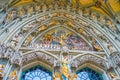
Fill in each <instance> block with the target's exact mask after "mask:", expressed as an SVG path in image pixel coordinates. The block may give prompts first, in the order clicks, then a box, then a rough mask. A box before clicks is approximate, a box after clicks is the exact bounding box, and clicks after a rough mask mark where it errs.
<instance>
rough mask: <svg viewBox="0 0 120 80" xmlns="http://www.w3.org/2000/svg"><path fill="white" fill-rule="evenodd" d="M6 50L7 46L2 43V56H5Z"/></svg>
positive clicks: (0, 52)
mask: <svg viewBox="0 0 120 80" xmlns="http://www.w3.org/2000/svg"><path fill="white" fill-rule="evenodd" d="M5 52H6V46H5V45H4V44H0V58H1V57H4V55H5Z"/></svg>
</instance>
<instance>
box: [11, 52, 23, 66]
mask: <svg viewBox="0 0 120 80" xmlns="http://www.w3.org/2000/svg"><path fill="white" fill-rule="evenodd" d="M21 59H22V52H16V54H15V56H14V59H13V63H16V64H18V65H20V64H21Z"/></svg>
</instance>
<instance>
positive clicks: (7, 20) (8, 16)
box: [6, 10, 14, 23]
mask: <svg viewBox="0 0 120 80" xmlns="http://www.w3.org/2000/svg"><path fill="white" fill-rule="evenodd" d="M13 19H14V11H13V10H12V11H10V12H9V13H8V15H7V18H6V22H7V23H9V22H10V21H12V20H13Z"/></svg>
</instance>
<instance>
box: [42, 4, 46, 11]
mask: <svg viewBox="0 0 120 80" xmlns="http://www.w3.org/2000/svg"><path fill="white" fill-rule="evenodd" d="M46 10H47V6H46V4H43V6H42V11H43V13H45V12H46Z"/></svg>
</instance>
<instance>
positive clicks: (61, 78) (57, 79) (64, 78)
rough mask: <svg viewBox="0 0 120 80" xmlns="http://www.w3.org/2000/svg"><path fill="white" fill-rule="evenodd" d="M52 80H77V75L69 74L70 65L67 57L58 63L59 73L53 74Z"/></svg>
mask: <svg viewBox="0 0 120 80" xmlns="http://www.w3.org/2000/svg"><path fill="white" fill-rule="evenodd" d="M53 80H77V75H76V74H74V73H71V65H70V64H69V61H68V56H65V58H64V59H62V60H61V62H60V73H58V72H56V73H55V74H53Z"/></svg>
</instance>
